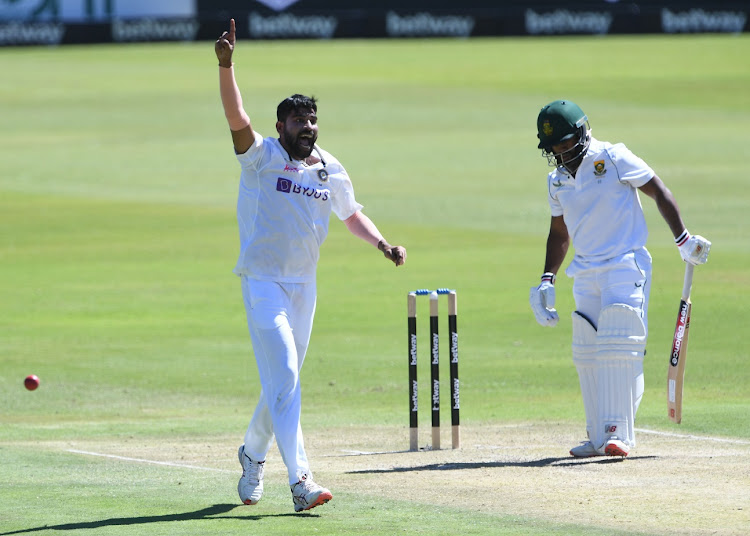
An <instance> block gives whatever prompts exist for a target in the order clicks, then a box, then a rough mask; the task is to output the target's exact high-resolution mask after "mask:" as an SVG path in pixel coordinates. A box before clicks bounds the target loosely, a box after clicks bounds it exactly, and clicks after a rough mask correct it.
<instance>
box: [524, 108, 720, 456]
mask: <svg viewBox="0 0 750 536" xmlns="http://www.w3.org/2000/svg"><path fill="white" fill-rule="evenodd" d="M537 137H538V138H539V145H538V148H539V149H541V150H542V155H543V156H544V157H545V158H546V159H547V162H548V164H549V166H550V167H552V168H554V169H553V170H552V171H551V172H550V173H549V174H548V176H547V201H548V202H549V207H550V213H551V219H550V227H549V235H548V237H547V249H546V257H545V261H544V270H543V274H542V277H541V283H540V284H539V285H538V286H534V287H532V288H531V292H530V295H529V301H530V303H531V308H532V310H533V311H534V316H535V317H536V320H537V322H538V323H539V324H541V325H542V326H551V327H552V326H555V325H556V324H557V322H558V319H559V317H558V314H557V311H556V309H555V279H556V275H557V272H558V270H559V269H560V267H561V265H562V263H563V261H564V260H565V256H566V254H567V252H568V248H569V247H570V245H571V243H572V245H573V249H574V251H575V254H574V256H573V258H572V260H571V262H570V264H569V265H568V267H567V268H566V270H565V274H566V275H567V276H568V277H571V278H573V297H574V300H575V307H576V310H575V311H573V313H572V332H573V344H572V348H573V363H574V364H575V367H576V370H577V372H578V378H579V382H580V386H581V395H582V398H583V407H584V410H585V414H586V432H587V435H588V438H587V440H586V441H584V442H582V443H581V444H580V445H578V446H575V447H573V448H572V449H571V450H570V454H571V455H572V456H574V457H578V458H587V457H592V456H622V457H624V456H627V455H628V453H629V452H630V451H631V449H632V448H633V447H635V445H636V441H635V428H634V424H635V416H636V412H637V411H638V406H639V404H640V402H641V399H642V397H643V390H644V382H643V358H644V355H645V353H646V339H647V336H648V320H647V312H648V300H649V292H650V285H651V255H650V254H649V252H648V250H647V249H646V240H647V238H648V229H647V227H646V220H645V218H644V214H643V208H642V206H641V201H640V197H639V195H638V194H639V191H640V192H643V193H644V194H645V195H646V196H648V197H650V198H651V199H653V200H654V202H655V203H656V207H657V209H658V210H659V213H660V214H661V216H662V217H663V218H664V220H665V221H666V222H667V225H668V226H669V229H670V230H671V232H672V234H673V235H674V238H675V244H676V245H677V249H678V251H679V254H680V255H681V257H682V259H683V260H684V261H685V262H687V263H690V264H693V265H698V264H703V263H705V262H706V261H707V259H708V252H709V249H710V248H711V242H709V241H708V240H706V239H705V238H703V237H702V236H699V235H691V234H690V233H689V232H688V230H687V228H686V227H685V224H684V223H683V220H682V217H681V215H680V210H679V207H678V205H677V202H676V201H675V198H674V196H673V195H672V192H670V190H669V189H668V188H667V187H666V186H665V185H664V183H663V182H662V180H661V179H660V178H659V177H658V176H657V175H656V174H655V173H654V171H653V170H652V169H651V168H650V167H649V166H648V165H647V164H646V163H645V162H644V161H643V160H642V159H640V158H639V157H637V156H636V155H635V154H633V153H632V152H631V151H630V150H629V149H628V148H627V147H626V146H625V145H623V144H622V143H617V144H611V143H609V142H605V141H599V140H597V139H595V138H594V137H593V136H592V135H591V128H590V126H589V121H588V117H587V116H586V114H584V113H583V111H582V110H581V108H580V107H579V106H578V105H577V104H575V103H573V102H571V101H569V100H557V101H554V102H551V103H549V104H547V105H546V106H544V107H543V108H542V109H541V111H540V112H539V115H538V117H537Z"/></svg>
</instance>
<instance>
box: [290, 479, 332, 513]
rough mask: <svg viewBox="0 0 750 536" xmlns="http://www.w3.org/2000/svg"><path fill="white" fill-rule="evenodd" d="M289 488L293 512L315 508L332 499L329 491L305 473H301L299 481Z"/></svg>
mask: <svg viewBox="0 0 750 536" xmlns="http://www.w3.org/2000/svg"><path fill="white" fill-rule="evenodd" d="M291 489H292V499H293V500H294V511H295V512H301V511H302V510H309V509H310V508H315V507H316V506H319V505H321V504H325V503H327V502H328V501H330V500H331V499H333V495H332V494H331V492H330V491H328V490H327V489H325V488H324V487H322V486H319V485H317V484H316V483H315V482H313V481H312V479H311V478H308V477H307V475H303V476H302V479H301V480H300V481H299V482H297V483H296V484H295V485H293V486H291Z"/></svg>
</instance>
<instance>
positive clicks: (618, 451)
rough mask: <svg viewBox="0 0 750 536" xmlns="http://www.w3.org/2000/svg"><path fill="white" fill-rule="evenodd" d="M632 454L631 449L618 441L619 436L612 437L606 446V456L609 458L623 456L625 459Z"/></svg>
mask: <svg viewBox="0 0 750 536" xmlns="http://www.w3.org/2000/svg"><path fill="white" fill-rule="evenodd" d="M629 452H630V447H629V446H628V445H626V444H625V443H623V442H622V441H620V440H619V439H617V436H612V437H610V438H609V439H608V440H607V442H606V443H605V444H604V454H606V455H607V456H622V457H623V458H624V457H625V456H627V455H628V453H629Z"/></svg>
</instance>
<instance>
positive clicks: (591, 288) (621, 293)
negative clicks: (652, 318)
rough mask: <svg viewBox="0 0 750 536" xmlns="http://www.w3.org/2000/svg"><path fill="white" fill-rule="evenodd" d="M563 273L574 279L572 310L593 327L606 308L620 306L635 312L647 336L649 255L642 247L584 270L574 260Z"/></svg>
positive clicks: (649, 285)
mask: <svg viewBox="0 0 750 536" xmlns="http://www.w3.org/2000/svg"><path fill="white" fill-rule="evenodd" d="M566 273H567V274H568V275H569V276H571V277H574V278H575V279H574V281H573V298H574V299H575V302H576V311H578V312H580V313H582V314H583V315H584V316H586V318H588V319H589V320H590V321H591V322H593V323H594V327H597V326H596V324H597V323H598V319H599V314H600V313H601V311H602V309H603V308H604V307H606V306H607V305H612V304H615V303H624V304H625V305H629V306H630V307H632V308H633V309H635V310H636V311H637V312H638V313H639V315H640V317H641V320H643V325H644V326H645V327H646V333H648V297H649V293H650V291H651V254H650V253H649V252H648V251H647V250H646V248H641V249H639V250H636V251H631V252H630V253H627V254H625V255H622V256H620V257H617V258H614V259H609V260H607V261H604V262H601V263H598V264H597V265H596V266H591V267H585V266H583V265H582V264H580V263H577V262H576V261H575V260H574V262H573V263H571V266H570V268H568V270H567V271H566Z"/></svg>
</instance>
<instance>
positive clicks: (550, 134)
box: [536, 100, 591, 173]
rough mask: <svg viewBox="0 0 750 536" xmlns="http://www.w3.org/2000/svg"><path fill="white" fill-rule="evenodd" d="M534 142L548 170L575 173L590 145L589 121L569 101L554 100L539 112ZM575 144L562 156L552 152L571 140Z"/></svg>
mask: <svg viewBox="0 0 750 536" xmlns="http://www.w3.org/2000/svg"><path fill="white" fill-rule="evenodd" d="M536 128H537V138H539V145H538V146H537V147H538V148H539V149H541V150H542V154H543V155H544V156H545V157H546V158H547V162H548V163H549V165H550V166H552V167H556V166H557V167H562V168H563V169H564V170H567V171H568V172H572V173H574V172H575V168H577V167H578V164H580V160H581V158H582V157H583V155H584V154H585V153H586V150H587V149H588V148H589V145H590V143H591V136H590V135H589V130H590V129H589V119H588V117H586V114H585V113H583V110H581V108H580V107H579V106H578V105H577V104H576V103H574V102H571V101H569V100H556V101H554V102H551V103H549V104H547V105H546V106H545V107H543V108H542V109H541V111H540V112H539V115H538V116H537V119H536ZM576 137H577V138H578V139H577V143H576V144H575V145H574V146H573V147H571V148H570V149H568V150H567V151H564V152H562V153H557V154H556V153H555V152H554V151H552V146H553V145H557V144H559V143H562V142H564V141H566V140H569V139H571V138H576Z"/></svg>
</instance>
